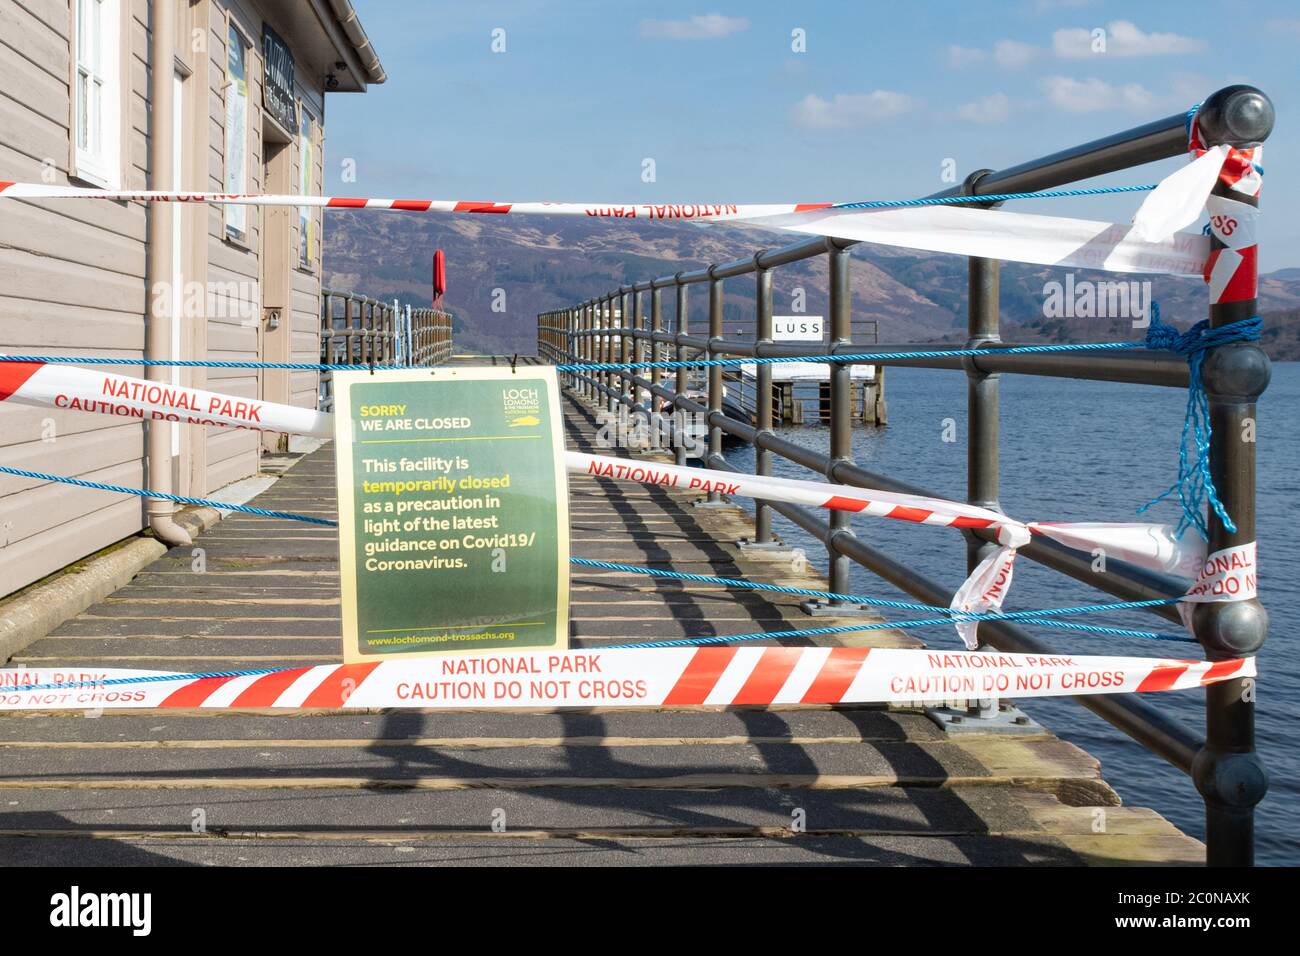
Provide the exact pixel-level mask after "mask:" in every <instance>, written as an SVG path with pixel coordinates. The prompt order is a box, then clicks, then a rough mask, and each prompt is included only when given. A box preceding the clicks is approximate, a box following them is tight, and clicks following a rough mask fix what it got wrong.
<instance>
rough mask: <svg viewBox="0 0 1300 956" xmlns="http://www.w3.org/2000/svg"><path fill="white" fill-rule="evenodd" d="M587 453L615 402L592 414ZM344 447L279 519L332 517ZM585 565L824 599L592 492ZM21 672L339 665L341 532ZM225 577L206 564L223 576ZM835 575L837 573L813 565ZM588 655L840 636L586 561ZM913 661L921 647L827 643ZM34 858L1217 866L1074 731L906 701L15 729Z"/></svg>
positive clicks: (23, 851) (211, 548)
mask: <svg viewBox="0 0 1300 956" xmlns="http://www.w3.org/2000/svg"><path fill="white" fill-rule="evenodd" d="M567 426H568V434H569V440H570V442H571V444H572V445H573V446H574V447H577V448H583V449H590V448H591V447H592V440H593V435H594V431H595V425H594V421H593V417H592V415H591V413H590V411H589V410H587V409H586V408H584V407H582V406H580V405H579V404H577V403H576V402H572V401H571V402H570V403H569V407H568V421H567ZM332 453H333V452H332V449H331V448H330V447H328V446H327V447H325V448H323V449H321V450H319V451H317V452H315V453H313V454H311V455H308V456H306V457H305V458H303V459H302V460H301V461H299V462H298V463H297V464H296V465H295V466H294V467H293V468H292V469H290V470H289V471H288V472H287V474H286V475H285V477H284V478H282V479H281V480H280V481H279V482H277V483H276V484H275V485H274V486H273V487H272V488H270V489H269V490H268V491H266V492H265V493H264V494H262V495H261V496H260V497H259V498H258V499H257V500H256V504H258V505H260V506H262V507H267V508H274V509H280V510H286V511H298V512H304V513H308V514H315V515H321V516H332V515H333V514H334V500H333V466H332V460H331V456H332ZM570 495H571V506H572V531H573V537H572V541H573V553H574V554H575V555H577V556H582V557H590V558H597V559H604V560H612V561H620V562H625V563H630V564H647V565H654V566H658V567H672V568H676V569H682V570H688V571H695V572H700V573H708V574H715V575H720V576H725V577H748V578H751V579H756V580H766V581H779V582H781V583H800V582H802V583H806V584H807V585H809V586H824V582H823V581H822V580H821V579H820V578H817V577H815V576H814V575H813V572H805V573H802V574H800V573H797V572H796V571H795V570H793V569H792V567H791V563H790V560H789V558H788V557H786V558H784V559H782V560H780V561H774V560H771V559H769V560H761V561H751V560H747V559H745V558H744V557H742V556H741V555H740V553H739V550H738V549H737V548H736V546H735V545H734V544H733V543H732V542H733V541H735V540H736V538H738V537H740V536H743V535H744V534H746V533H747V532H748V530H749V527H750V526H749V525H748V524H747V523H746V522H745V520H744V517H743V513H742V512H741V511H740V509H739V508H735V509H699V508H693V507H692V506H691V505H692V498H691V497H690V496H688V495H682V494H676V493H669V492H666V491H663V490H659V489H655V490H641V489H630V488H629V487H628V486H626V485H614V484H612V483H608V482H602V481H593V480H589V479H585V478H575V479H574V480H573V482H572V487H571V489H570ZM197 547H198V548H200V549H201V552H202V553H201V556H200V555H199V554H194V553H191V552H190V551H173V552H172V553H170V554H168V555H167V556H165V557H163V558H162V559H160V560H159V561H158V562H156V563H155V564H153V565H152V566H150V567H149V568H148V569H146V570H145V571H144V572H143V573H141V574H140V575H139V576H138V577H137V578H136V579H135V581H133V582H132V583H131V584H130V585H128V586H127V587H125V588H123V589H122V590H120V591H119V592H117V593H116V594H114V595H113V596H111V597H109V598H108V599H106V600H105V601H103V602H101V603H100V604H98V605H96V606H94V607H92V608H91V609H90V610H89V611H87V612H86V613H84V614H82V615H80V616H79V617H77V618H75V619H73V620H70V621H68V622H67V623H65V624H64V625H63V626H62V627H60V628H59V629H58V630H56V631H55V632H54V633H53V634H51V635H50V636H49V637H47V638H45V639H43V640H40V641H38V642H36V643H35V644H33V645H31V646H30V647H29V648H27V649H26V650H25V651H24V652H23V653H22V654H21V655H19V656H18V657H17V658H16V659H15V661H16V662H18V663H23V664H27V665H33V666H36V665H39V666H46V667H56V666H57V667H66V668H69V669H79V668H82V667H89V666H92V665H106V666H116V667H141V668H157V669H166V670H209V669H223V670H224V669H239V668H247V667H263V666H269V665H274V664H281V663H282V664H301V663H306V662H326V661H330V660H336V659H337V657H338V655H339V652H340V644H339V636H338V634H339V618H338V593H337V591H338V575H337V554H336V542H335V535H334V533H333V531H331V530H329V529H319V528H313V527H311V526H308V525H290V524H285V523H281V522H275V521H272V520H270V519H264V518H257V517H252V516H242V515H234V516H231V517H229V518H227V519H226V520H224V521H222V522H221V523H220V524H218V525H217V526H216V527H214V528H213V529H212V530H210V531H209V532H207V533H206V534H204V535H203V536H202V537H201V538H200V539H199V540H198V542H197ZM200 557H201V562H202V564H201V566H202V567H203V568H204V570H202V571H201V572H200V571H199V570H197V569H198V568H199V567H200V563H199V562H200ZM812 557H813V559H814V560H816V558H817V556H812ZM574 571H575V573H574V575H573V608H572V617H573V623H572V635H573V639H574V643H575V645H577V646H599V645H601V644H608V643H614V642H625V641H630V640H638V639H649V638H656V637H669V636H699V635H706V634H742V633H751V632H755V631H775V630H782V629H787V628H800V627H808V626H816V625H820V624H822V623H834V619H825V618H818V619H815V625H814V624H813V621H814V619H810V618H808V617H806V616H805V615H804V614H803V613H802V611H800V610H799V608H798V599H796V598H785V597H781V596H773V595H767V594H760V593H756V592H750V591H728V590H726V589H724V588H722V587H719V586H698V585H683V584H681V583H680V582H675V581H664V580H651V579H649V578H646V577H643V576H634V575H630V574H620V573H614V572H604V571H593V572H588V571H586V570H585V569H576V568H575V569H574ZM827 640H837V641H841V642H844V643H847V642H849V641H850V640H851V641H853V642H862V643H870V644H871V645H872V646H911V645H912V642H913V641H914V638H912V637H910V636H909V635H907V634H903V633H902V632H898V631H889V630H884V631H876V632H866V633H865V634H860V635H857V636H852V635H850V636H849V637H848V638H847V639H844V636H839V637H837V638H829V639H827ZM0 761H2V762H0V856H2V857H3V858H4V859H5V860H6V861H7V862H9V863H11V864H55V863H58V864H91V863H95V864H115V863H120V864H160V865H163V864H203V863H219V864H263V863H275V864H344V863H347V864H357V863H372V864H373V863H391V864H419V863H426V864H460V863H490V864H529V863H544V864H553V865H554V864H559V865H584V866H585V865H616V864H624V863H630V864H652V863H676V864H689V863H869V864H890V865H900V864H955V865H962V864H1005V865H1017V864H1065V865H1070V864H1079V863H1166V862H1167V863H1198V862H1200V861H1201V860H1202V859H1203V849H1202V847H1201V845H1200V844H1199V843H1197V842H1196V841H1194V840H1191V839H1190V838H1188V837H1186V836H1184V835H1183V834H1181V833H1179V832H1178V831H1177V830H1176V829H1175V828H1174V827H1173V826H1171V825H1170V824H1169V823H1167V822H1166V821H1165V820H1163V819H1162V818H1161V817H1160V816H1159V815H1158V814H1156V813H1154V812H1152V811H1150V810H1145V809H1140V808H1127V807H1121V806H1119V800H1118V797H1117V796H1116V794H1115V792H1114V791H1113V790H1112V789H1111V788H1110V786H1109V785H1108V784H1107V783H1106V782H1105V781H1104V780H1103V779H1102V777H1101V775H1100V768H1099V767H1098V764H1097V762H1096V761H1095V760H1094V759H1093V758H1092V757H1090V756H1089V755H1088V754H1086V753H1084V752H1083V751H1081V750H1079V749H1078V748H1076V747H1074V746H1072V745H1070V744H1067V743H1065V742H1063V741H1060V740H1058V739H1057V738H1055V737H1053V736H1051V735H1050V734H1042V735H1039V736H1032V737H997V736H963V737H948V736H946V735H945V734H944V733H943V731H942V730H941V729H940V728H939V727H938V726H937V725H936V724H934V723H932V722H931V721H930V720H929V719H927V718H926V717H925V716H923V715H922V714H920V713H916V712H909V711H894V710H888V709H885V708H856V709H846V710H830V709H824V708H821V709H808V708H802V709H780V708H777V709H757V710H756V709H749V710H746V709H735V710H730V711H718V710H713V709H707V708H690V709H679V710H674V711H670V712H664V711H653V710H648V711H629V710H618V711H606V712H599V711H596V712H591V711H588V712H577V713H575V712H569V713H554V712H547V713H518V712H512V713H508V712H494V713H483V712H474V713H467V712H459V713H454V712H436V711H409V710H407V711H382V712H366V713H339V712H320V711H313V712H301V713H290V714H286V713H274V712H267V711H264V712H257V711H253V712H247V711H245V712H223V711H208V712H202V711H168V712H165V713H164V712H158V711H151V712H113V711H109V712H105V713H103V714H102V715H100V716H95V715H93V714H83V713H81V712H71V713H64V714H40V715H24V714H5V715H2V716H0Z"/></svg>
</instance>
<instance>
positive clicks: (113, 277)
mask: <svg viewBox="0 0 1300 956" xmlns="http://www.w3.org/2000/svg"><path fill="white" fill-rule="evenodd" d="M147 23H148V8H147V3H146V0H132V2H129V3H125V4H123V23H122V26H121V38H122V41H123V43H124V44H125V48H126V49H125V55H124V56H123V59H122V67H123V70H122V74H123V77H124V79H123V82H124V84H127V85H126V86H124V96H123V109H122V116H121V120H122V122H121V130H122V134H121V135H122V149H123V156H124V158H125V162H124V167H125V168H124V174H123V185H124V186H125V187H126V188H129V189H143V188H145V187H146V185H147V179H146V176H147V165H148V141H147V138H146V136H147V129H148V103H149V99H148V97H149V90H148V69H147V63H148V56H149V41H148V27H147ZM71 30H72V14H71V10H70V7H69V4H68V2H67V0H55V2H51V0H31V2H27V3H24V4H21V5H20V4H18V3H12V2H7V0H6V2H3V3H0V76H4V78H5V82H4V83H3V84H0V168H3V169H4V170H5V178H6V179H14V180H20V181H28V182H42V181H50V177H51V176H52V177H53V180H52V181H53V182H56V183H66V182H68V174H69V171H70V166H71V137H70V129H69V128H70V124H71V115H72V107H71V101H70V96H69V90H70V89H71V72H72V64H71V44H70V41H69V35H70V33H71ZM3 212H4V214H3V215H2V216H0V351H6V352H23V353H48V354H55V355H72V354H84V355H96V356H113V357H121V358H122V359H123V361H124V364H123V365H122V366H120V367H118V366H112V367H111V370H112V371H116V372H121V373H123V374H127V375H139V374H141V368H140V366H139V365H131V364H129V362H130V359H132V358H136V359H138V358H140V357H141V356H142V355H143V352H144V338H145V335H144V330H145V326H144V313H145V245H144V238H145V212H144V208H143V206H141V205H140V204H135V203H132V204H123V203H107V202H94V203H90V202H86V203H65V204H58V205H56V204H53V203H28V202H22V201H16V200H7V201H6V203H5V206H4V210H3ZM143 458H144V426H143V425H142V424H141V423H139V422H134V421H127V420H124V419H117V418H107V417H104V416H98V415H90V414H84V413H77V412H63V411H55V410H46V409H35V408H23V407H21V406H18V405H15V404H13V403H12V402H4V403H0V463H3V464H6V465H9V466H11V467H17V468H26V469H32V470H40V471H48V472H52V473H57V474H64V475H72V476H76V477H80V478H87V479H91V480H95V481H104V482H112V483H117V484H123V485H131V486H134V487H139V486H140V485H141V484H142V483H143V482H144V480H145V473H144V463H143ZM141 525H142V511H141V505H140V502H139V500H138V499H135V498H123V497H122V496H118V495H112V494H108V493H105V492H100V491H89V490H83V489H79V488H71V487H68V486H66V485H54V484H46V483H43V482H38V481H31V480H28V479H22V478H12V477H9V476H4V475H0V594H3V593H8V592H10V591H13V590H16V589H17V588H19V587H22V586H23V585H26V584H28V583H30V582H31V581H33V580H36V579H39V578H41V577H43V576H45V575H47V574H50V573H51V572H53V571H56V570H58V569H59V568H61V567H63V566H64V565H66V564H68V563H69V562H71V561H75V560H77V559H78V558H81V557H84V556H85V555H86V554H88V553H91V552H94V551H96V550H98V549H100V548H103V547H105V546H107V545H109V544H111V543H113V542H114V541H117V540H120V539H121V538H123V537H126V536H128V535H131V534H133V533H135V532H137V531H139V530H140V528H141Z"/></svg>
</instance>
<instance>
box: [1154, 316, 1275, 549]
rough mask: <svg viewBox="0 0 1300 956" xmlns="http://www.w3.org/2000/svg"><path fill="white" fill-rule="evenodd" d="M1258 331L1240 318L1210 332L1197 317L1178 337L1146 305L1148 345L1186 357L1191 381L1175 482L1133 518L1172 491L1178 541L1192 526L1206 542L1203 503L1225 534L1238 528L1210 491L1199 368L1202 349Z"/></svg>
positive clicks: (1249, 338) (1254, 321)
mask: <svg viewBox="0 0 1300 956" xmlns="http://www.w3.org/2000/svg"><path fill="white" fill-rule="evenodd" d="M1263 327H1264V322H1263V320H1262V319H1260V317H1259V316H1254V317H1252V318H1249V319H1240V320H1238V321H1236V322H1230V323H1228V324H1227V325H1221V326H1219V327H1218V328H1210V323H1209V321H1208V320H1204V319H1202V320H1201V321H1200V322H1197V323H1196V324H1195V325H1193V326H1192V327H1191V328H1190V329H1188V330H1187V331H1186V332H1182V333H1180V332H1179V331H1178V330H1177V329H1175V328H1174V327H1173V326H1171V325H1166V324H1165V323H1164V322H1162V321H1160V305H1159V304H1158V303H1155V302H1153V303H1151V327H1150V328H1149V329H1148V330H1147V347H1148V348H1151V349H1162V350H1165V351H1169V352H1173V353H1175V354H1177V355H1181V356H1183V357H1184V358H1186V359H1187V366H1188V370H1189V372H1190V378H1189V382H1188V388H1187V413H1186V415H1185V416H1184V418H1183V431H1182V435H1181V437H1180V438H1179V442H1178V480H1177V481H1175V482H1174V483H1173V484H1172V485H1170V486H1169V487H1168V488H1167V489H1165V491H1163V492H1162V493H1160V494H1159V495H1157V496H1156V497H1155V498H1152V499H1151V500H1150V501H1148V502H1147V503H1146V504H1144V505H1143V506H1142V507H1140V508H1138V509H1137V511H1138V514H1142V513H1143V512H1144V511H1146V510H1147V509H1148V508H1150V507H1151V506H1152V505H1155V504H1156V503H1158V502H1160V501H1163V500H1164V499H1165V498H1168V497H1169V496H1170V495H1172V494H1174V493H1175V492H1177V494H1178V501H1179V504H1181V505H1182V509H1183V517H1182V519H1181V520H1180V521H1179V523H1178V530H1177V535H1178V537H1182V535H1183V533H1184V532H1185V531H1186V530H1187V529H1188V528H1189V527H1190V528H1195V529H1196V531H1197V533H1198V534H1200V536H1201V537H1202V538H1205V539H1206V540H1209V527H1208V525H1207V523H1206V519H1205V516H1204V514H1203V513H1202V505H1203V503H1204V501H1206V500H1208V501H1209V505H1210V507H1211V508H1213V509H1214V513H1215V514H1216V515H1218V517H1219V520H1220V521H1221V522H1223V526H1224V527H1225V528H1226V529H1227V530H1228V531H1236V530H1237V526H1236V525H1235V524H1234V523H1233V521H1232V519H1231V518H1230V517H1229V516H1228V512H1227V510H1226V509H1225V508H1224V507H1223V502H1222V501H1220V500H1219V493H1218V491H1217V489H1216V488H1215V487H1214V478H1213V476H1212V475H1211V474H1210V436H1211V431H1210V402H1209V399H1208V398H1207V397H1206V394H1205V385H1204V383H1203V382H1202V381H1201V365H1202V363H1203V362H1204V360H1205V351H1206V349H1210V348H1214V347H1215V346H1218V345H1226V344H1228V343H1229V342H1255V341H1258V339H1259V337H1260V334H1261V332H1262V329H1263ZM1189 438H1190V439H1191V444H1192V446H1193V448H1194V449H1195V459H1194V460H1189V454H1188V447H1187V446H1188V439H1189Z"/></svg>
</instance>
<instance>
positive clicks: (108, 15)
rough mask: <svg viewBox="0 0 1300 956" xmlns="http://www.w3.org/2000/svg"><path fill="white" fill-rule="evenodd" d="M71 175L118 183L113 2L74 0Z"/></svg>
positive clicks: (116, 16)
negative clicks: (73, 146) (74, 167)
mask: <svg viewBox="0 0 1300 956" xmlns="http://www.w3.org/2000/svg"><path fill="white" fill-rule="evenodd" d="M73 11H74V16H75V23H74V27H75V29H74V34H73V35H74V41H73V42H74V43H75V44H76V51H75V52H76V55H75V56H74V58H73V59H74V61H75V63H76V78H75V80H74V82H75V84H76V90H75V93H74V98H73V118H72V122H73V142H74V144H75V146H76V153H75V163H76V170H75V174H76V176H77V177H78V178H79V179H84V180H86V181H88V182H92V183H94V184H95V185H97V186H103V187H105V188H107V189H118V188H120V187H121V185H122V182H121V180H122V150H121V141H122V62H121V52H120V48H119V32H120V23H121V17H120V11H119V8H118V0H75V3H74V4H73Z"/></svg>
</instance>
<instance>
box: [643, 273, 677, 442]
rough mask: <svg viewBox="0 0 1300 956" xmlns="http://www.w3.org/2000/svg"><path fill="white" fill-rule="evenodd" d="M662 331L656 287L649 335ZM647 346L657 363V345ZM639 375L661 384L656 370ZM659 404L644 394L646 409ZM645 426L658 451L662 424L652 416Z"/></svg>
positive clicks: (661, 309) (652, 292)
mask: <svg viewBox="0 0 1300 956" xmlns="http://www.w3.org/2000/svg"><path fill="white" fill-rule="evenodd" d="M663 330H664V297H663V290H662V289H660V288H658V287H657V286H651V288H650V332H651V334H654V333H656V332H662V331H663ZM647 345H648V346H649V349H648V350H647V351H648V352H649V353H650V357H649V361H651V362H657V361H659V343H658V342H656V341H655V340H654V339H650V341H649V342H648V343H647ZM639 374H640V375H641V376H642V377H643V378H646V379H649V380H650V381H652V382H654V383H655V384H661V381H662V375H661V373H660V372H659V370H658V369H654V368H648V369H646V370H645V371H644V372H640V373H639ZM659 403H660V398H659V396H658V395H656V394H655V393H654V392H649V393H647V394H646V407H647V408H649V409H651V410H652V411H653V410H654V409H655V408H656V407H657V406H658V405H659ZM669 411H670V412H671V409H669ZM646 424H647V431H648V433H649V436H650V442H651V447H652V448H655V449H658V448H659V441H660V438H661V436H662V435H663V431H662V429H661V427H660V425H661V424H662V423H661V422H660V420H659V419H657V418H655V417H654V416H651V419H650V421H649V422H647V423H646Z"/></svg>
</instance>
